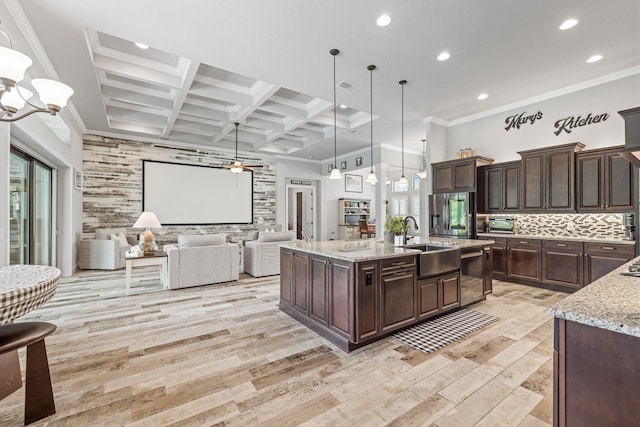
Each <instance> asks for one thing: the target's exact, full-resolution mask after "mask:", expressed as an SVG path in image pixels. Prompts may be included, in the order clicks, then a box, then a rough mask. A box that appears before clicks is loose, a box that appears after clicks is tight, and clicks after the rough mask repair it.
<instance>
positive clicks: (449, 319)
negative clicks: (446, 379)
mask: <svg viewBox="0 0 640 427" xmlns="http://www.w3.org/2000/svg"><path fill="white" fill-rule="evenodd" d="M497 320H498V318H497V317H493V316H489V315H488V314H484V313H480V312H477V311H473V310H469V309H466V308H460V309H458V310H456V311H453V312H451V313H448V314H445V315H443V316H440V317H436V318H435V319H431V320H427V321H424V322H422V323H419V324H417V325H415V326H412V327H410V328H407V329H403V330H402V331H400V332H396V333H395V334H393V335H391V336H392V337H393V338H395V339H397V340H399V341H402V342H403V343H405V344H407V345H410V346H411V347H413V348H417V349H418V350H422V351H424V352H425V353H433V352H434V351H436V350H438V349H440V348H442V347H444V346H445V345H447V344H451V343H452V342H454V341H457V340H459V339H460V338H463V337H465V336H466V335H469V334H470V333H471V332H475V331H477V330H478V329H482V328H484V327H485V326H487V325H490V324H491V323H493V322H496V321H497Z"/></svg>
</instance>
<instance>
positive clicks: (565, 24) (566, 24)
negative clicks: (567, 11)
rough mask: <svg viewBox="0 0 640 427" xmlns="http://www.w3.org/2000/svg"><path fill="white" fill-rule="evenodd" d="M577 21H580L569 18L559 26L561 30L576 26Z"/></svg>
mask: <svg viewBox="0 0 640 427" xmlns="http://www.w3.org/2000/svg"><path fill="white" fill-rule="evenodd" d="M577 23H578V20H577V19H573V18H571V19H567V20H566V21H564V22H563V23H562V24H561V25H560V26H559V27H558V28H559V29H561V30H568V29H569V28H573V27H575V26H576V24H577Z"/></svg>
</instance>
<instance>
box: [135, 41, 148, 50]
mask: <svg viewBox="0 0 640 427" xmlns="http://www.w3.org/2000/svg"><path fill="white" fill-rule="evenodd" d="M136 46H138V47H139V48H140V49H149V46H148V45H146V44H144V43H140V42H136Z"/></svg>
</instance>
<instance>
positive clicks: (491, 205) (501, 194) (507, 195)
mask: <svg viewBox="0 0 640 427" xmlns="http://www.w3.org/2000/svg"><path fill="white" fill-rule="evenodd" d="M520 170H521V166H520V162H519V161H517V162H508V163H500V164H493V165H489V166H482V167H480V168H478V194H479V195H478V211H479V212H483V213H496V212H505V211H518V210H519V209H520Z"/></svg>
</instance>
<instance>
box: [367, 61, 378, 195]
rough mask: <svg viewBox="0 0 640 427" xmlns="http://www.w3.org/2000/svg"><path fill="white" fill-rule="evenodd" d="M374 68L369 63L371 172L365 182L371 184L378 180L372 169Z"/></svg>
mask: <svg viewBox="0 0 640 427" xmlns="http://www.w3.org/2000/svg"><path fill="white" fill-rule="evenodd" d="M375 69H376V66H375V65H369V66H368V67H367V70H369V71H370V74H371V106H370V107H371V108H370V111H371V120H370V122H369V123H370V124H371V172H369V176H368V177H367V182H368V183H369V184H371V185H376V183H377V182H378V178H377V177H376V173H375V172H374V171H373V70H375Z"/></svg>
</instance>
